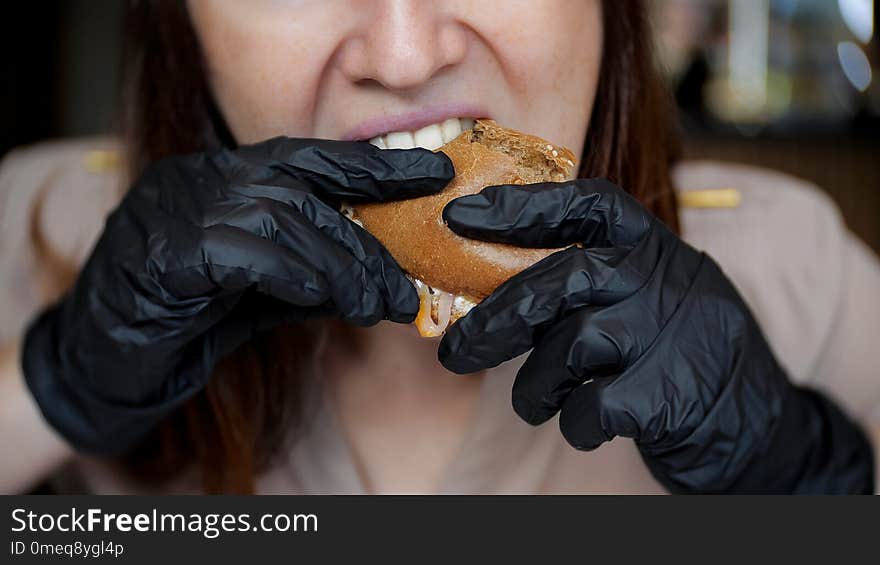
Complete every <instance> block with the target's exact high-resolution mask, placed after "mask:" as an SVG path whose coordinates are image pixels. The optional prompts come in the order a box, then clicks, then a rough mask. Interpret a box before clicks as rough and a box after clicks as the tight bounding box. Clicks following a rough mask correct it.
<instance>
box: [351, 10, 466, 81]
mask: <svg viewBox="0 0 880 565" xmlns="http://www.w3.org/2000/svg"><path fill="white" fill-rule="evenodd" d="M366 4H367V3H366V2H365V3H363V4H361V0H359V1H358V5H359V6H364V5H366ZM370 4H371V6H370V9H367V10H365V11H364V13H363V20H362V24H361V25H360V26H359V27H358V29H357V30H356V31H355V32H354V33H353V34H352V35H351V36H350V37H349V38H348V39H347V40H346V41H345V43H344V44H343V45H342V46H341V48H340V50H339V52H338V57H339V58H338V64H339V67H340V69H341V70H342V73H343V74H344V75H345V76H346V78H347V79H348V80H350V81H352V82H363V81H375V82H378V83H379V84H381V85H382V86H384V87H385V88H387V89H389V90H411V89H414V88H418V87H419V86H421V85H423V84H425V83H426V82H428V80H430V79H431V77H433V76H434V75H436V74H437V73H439V72H441V71H442V70H443V69H445V68H447V67H450V66H452V65H455V64H456V63H458V62H460V61H461V60H462V59H463V58H464V55H465V52H466V50H467V35H466V29H465V27H464V26H463V25H461V24H460V23H459V22H457V21H456V20H455V18H454V17H453V16H452V15H450V14H447V13H445V12H444V10H443V4H444V2H435V1H434V0H374V1H373V2H371V3H370Z"/></svg>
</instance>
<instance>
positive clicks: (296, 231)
mask: <svg viewBox="0 0 880 565" xmlns="http://www.w3.org/2000/svg"><path fill="white" fill-rule="evenodd" d="M453 174H454V171H453V167H452V164H451V162H450V161H449V159H448V158H447V157H446V156H445V155H443V154H442V153H436V154H435V153H432V152H430V151H426V150H423V149H414V150H407V151H402V150H386V151H383V150H380V149H377V148H375V147H373V146H372V145H369V144H367V143H354V142H335V141H321V140H308V139H289V138H277V139H273V140H269V141H267V142H264V143H260V144H258V145H252V146H248V147H242V148H239V149H237V150H223V151H219V152H216V153H213V154H196V155H190V156H185V157H175V158H169V159H166V160H163V161H160V162H158V163H156V164H155V165H154V166H153V167H152V168H150V169H149V170H147V171H146V172H145V173H144V174H143V176H142V177H141V178H140V180H138V181H137V183H135V185H134V186H133V187H132V188H131V190H130V191H129V193H128V194H127V196H126V197H125V198H124V199H123V201H122V203H121V204H120V205H119V207H118V208H117V209H116V210H115V211H114V212H113V213H112V214H111V215H110V217H109V218H108V220H107V223H106V226H105V229H104V232H103V234H102V235H101V237H100V239H99V241H98V243H97V245H96V247H95V249H94V251H93V252H92V255H91V257H90V258H89V259H88V261H87V263H86V265H85V267H84V268H83V270H82V272H81V273H80V276H79V278H78V280H77V281H76V284H75V286H74V288H73V289H72V290H71V291H70V293H69V294H68V295H67V296H66V297H65V298H63V300H61V301H60V302H59V303H58V304H56V305H54V306H53V307H51V308H50V309H48V310H47V311H45V312H44V313H43V314H42V315H41V316H40V317H39V318H38V319H37V320H36V321H35V322H34V323H33V324H32V326H31V327H30V328H29V330H28V332H27V335H26V339H25V342H24V345H23V354H22V365H23V370H24V374H25V378H26V380H27V383H28V385H29V387H30V390H31V392H32V393H33V395H34V397H35V398H36V401H37V403H38V404H39V406H40V408H41V410H42V412H43V414H44V416H45V417H46V419H47V420H48V421H49V422H50V423H51V424H52V425H53V426H54V427H55V428H56V429H57V430H58V431H59V432H60V433H61V434H63V435H64V436H66V438H67V439H68V440H69V441H70V442H71V443H72V444H73V445H74V446H76V447H78V448H80V449H83V450H87V451H95V452H102V453H109V452H119V451H122V450H124V449H125V448H126V447H129V446H130V445H132V444H133V442H135V441H136V440H137V439H139V438H140V437H141V436H142V435H143V434H145V433H146V432H147V431H149V430H150V429H151V428H152V427H153V426H154V425H155V424H156V423H157V422H158V421H159V420H160V419H161V418H162V417H163V416H164V415H165V414H167V413H168V412H169V411H170V410H171V409H173V408H174V407H175V406H177V405H178V404H180V403H181V402H182V401H183V400H184V399H186V398H187V397H189V396H191V395H192V394H194V393H195V392H197V391H198V390H199V389H201V388H202V387H204V386H205V384H206V380H207V379H208V377H209V376H210V375H211V372H212V370H213V368H214V365H215V363H216V362H217V361H218V360H219V359H220V358H221V357H222V356H224V355H226V354H227V353H230V352H231V351H232V350H234V349H235V348H236V347H238V346H239V345H241V344H242V343H244V342H245V341H247V340H248V339H250V338H251V337H252V336H253V335H254V334H255V333H256V332H258V331H261V330H264V329H268V328H271V327H273V326H275V325H277V324H280V323H282V322H290V321H298V320H302V319H305V318H308V317H314V316H337V317H339V318H341V319H343V320H346V321H348V322H350V323H352V324H357V325H371V324H375V323H377V322H379V321H380V320H382V319H390V320H393V321H396V322H411V321H412V320H413V319H414V317H415V315H416V313H417V312H418V308H419V301H418V296H417V294H416V292H415V290H414V288H413V286H412V284H411V283H410V282H409V281H408V280H407V279H406V278H405V276H404V274H403V272H402V271H401V270H400V269H399V267H398V265H397V263H396V262H395V261H394V260H393V259H392V258H391V256H390V255H389V254H388V252H387V251H386V250H385V249H384V248H383V247H382V246H381V245H380V244H379V242H378V241H377V240H376V239H374V238H373V237H372V236H371V235H369V234H368V233H367V232H365V231H364V230H363V229H361V228H360V227H358V226H357V225H355V224H354V223H353V222H351V221H349V220H348V219H346V218H345V217H344V216H342V215H341V214H339V213H338V212H337V210H338V204H339V202H340V201H350V202H363V201H372V200H387V199H397V198H407V197H413V196H421V195H426V194H431V193H434V192H437V191H439V190H441V189H442V188H443V187H444V186H445V185H446V184H447V182H448V181H449V180H450V179H451V178H452V176H453Z"/></svg>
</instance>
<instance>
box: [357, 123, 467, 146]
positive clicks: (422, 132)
mask: <svg viewBox="0 0 880 565" xmlns="http://www.w3.org/2000/svg"><path fill="white" fill-rule="evenodd" d="M473 127H474V120H472V119H470V118H450V119H448V120H445V121H443V122H442V123H438V124H431V125H429V126H425V127H423V128H422V129H419V130H416V131H414V132H409V131H395V132H391V133H388V134H386V135H380V136H376V137H374V138H373V139H371V140H370V143H372V144H373V145H375V146H376V147H378V148H380V149H412V148H413V147H423V148H425V149H430V150H431V151H433V150H435V149H438V148H439V147H440V146H441V145H443V144H444V143H449V142H450V141H452V140H453V139H455V138H456V137H458V136H459V135H460V134H461V132H463V131H465V130H469V129H472V128H473Z"/></svg>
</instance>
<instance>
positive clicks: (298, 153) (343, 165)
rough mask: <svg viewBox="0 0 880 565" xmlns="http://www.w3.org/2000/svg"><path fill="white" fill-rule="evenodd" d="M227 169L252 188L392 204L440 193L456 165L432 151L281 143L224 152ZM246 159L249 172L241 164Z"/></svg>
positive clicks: (361, 144) (272, 141)
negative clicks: (278, 188)
mask: <svg viewBox="0 0 880 565" xmlns="http://www.w3.org/2000/svg"><path fill="white" fill-rule="evenodd" d="M215 159H217V160H218V162H219V163H220V166H221V168H225V169H226V170H230V171H238V172H239V174H237V175H233V178H234V179H239V180H243V181H244V182H246V183H248V184H276V185H280V186H286V187H290V188H306V189H308V190H311V191H313V192H315V193H316V194H318V195H320V196H323V197H331V198H334V199H337V200H344V201H350V202H370V201H386V200H396V199H402V198H413V197H417V196H426V195H429V194H434V193H437V192H439V191H440V190H442V189H443V187H445V186H446V184H447V183H448V182H449V181H450V180H452V178H453V176H454V175H455V171H454V169H453V166H452V161H450V159H449V157H447V156H446V155H445V154H443V153H442V152H439V151H438V152H436V153H434V152H432V151H429V150H427V149H421V148H415V149H405V150H404V149H379V148H378V147H374V146H373V145H370V144H369V143H366V142H356V141H331V140H322V139H293V138H285V137H279V138H275V139H270V140H268V141H264V142H262V143H259V144H256V145H251V146H246V147H241V148H239V149H237V150H235V152H222V153H220V154H218V155H217V156H216V157H215ZM239 159H244V160H246V161H248V162H249V163H250V164H249V165H248V166H245V167H241V165H240V164H239V163H238V162H237V160H239Z"/></svg>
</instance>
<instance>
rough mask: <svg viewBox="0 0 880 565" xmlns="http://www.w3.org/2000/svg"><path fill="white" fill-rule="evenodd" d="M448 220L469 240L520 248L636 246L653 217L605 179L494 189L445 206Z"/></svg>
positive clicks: (493, 187)
mask: <svg viewBox="0 0 880 565" xmlns="http://www.w3.org/2000/svg"><path fill="white" fill-rule="evenodd" d="M443 219H444V220H445V221H446V223H447V224H448V226H449V228H450V229H452V230H453V231H455V232H456V233H458V234H459V235H463V236H465V237H470V238H474V239H481V240H484V241H493V242H500V243H509V244H512V245H518V246H520V247H547V248H554V247H564V246H566V245H570V244H573V243H579V244H582V245H583V246H585V247H617V246H631V245H634V244H635V243H636V242H637V241H639V240H640V239H641V238H642V237H643V236H644V235H645V233H646V232H647V231H648V230H649V229H650V226H651V223H652V218H651V215H650V213H649V212H647V211H646V210H645V209H644V208H643V207H642V206H641V205H640V204H639V203H638V202H637V201H636V200H635V199H634V198H633V197H632V196H630V195H629V194H627V193H626V192H624V191H623V190H622V189H620V188H618V187H617V186H615V185H613V184H612V183H610V182H609V181H607V180H605V179H577V180H573V181H567V182H562V183H538V184H527V185H503V186H490V187H487V188H485V189H483V191H481V192H480V193H478V194H473V195H469V196H462V197H460V198H456V199H455V200H453V201H451V202H450V203H449V204H447V205H446V208H445V209H444V210H443Z"/></svg>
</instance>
